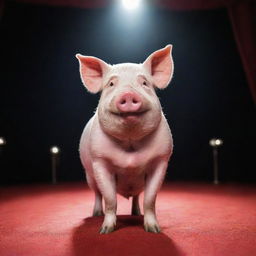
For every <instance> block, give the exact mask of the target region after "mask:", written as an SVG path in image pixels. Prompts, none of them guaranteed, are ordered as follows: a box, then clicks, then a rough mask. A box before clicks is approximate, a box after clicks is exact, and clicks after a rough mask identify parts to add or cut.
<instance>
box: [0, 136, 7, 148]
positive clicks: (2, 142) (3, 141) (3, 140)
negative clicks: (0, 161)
mask: <svg viewBox="0 0 256 256" xmlns="http://www.w3.org/2000/svg"><path fill="white" fill-rule="evenodd" d="M5 144H6V140H5V138H3V137H0V146H4V145H5Z"/></svg>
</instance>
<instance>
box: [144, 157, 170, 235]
mask: <svg viewBox="0 0 256 256" xmlns="http://www.w3.org/2000/svg"><path fill="white" fill-rule="evenodd" d="M167 165H168V162H167V161H166V160H161V161H160V162H159V163H158V164H157V165H156V168H155V169H154V170H152V171H151V172H150V173H149V174H148V175H147V177H146V186H145V193H144V228H145V230H146V231H148V232H154V233H158V232H160V227H159V225H158V223H157V219H156V213H155V202H156V196H157V192H158V190H159V189H160V187H161V185H162V182H163V179H164V176H165V173H166V169H167Z"/></svg>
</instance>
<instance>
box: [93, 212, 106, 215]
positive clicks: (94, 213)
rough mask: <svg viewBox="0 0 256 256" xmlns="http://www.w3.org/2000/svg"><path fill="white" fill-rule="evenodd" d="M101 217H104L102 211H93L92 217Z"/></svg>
mask: <svg viewBox="0 0 256 256" xmlns="http://www.w3.org/2000/svg"><path fill="white" fill-rule="evenodd" d="M103 215H104V213H103V211H94V212H93V214H92V216H103Z"/></svg>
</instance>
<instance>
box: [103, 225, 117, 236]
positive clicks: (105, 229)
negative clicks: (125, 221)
mask: <svg viewBox="0 0 256 256" xmlns="http://www.w3.org/2000/svg"><path fill="white" fill-rule="evenodd" d="M114 229H115V225H111V226H107V225H106V226H105V225H103V226H102V227H101V229H100V234H108V233H110V232H113V231H114Z"/></svg>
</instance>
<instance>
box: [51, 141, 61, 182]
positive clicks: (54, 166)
mask: <svg viewBox="0 0 256 256" xmlns="http://www.w3.org/2000/svg"><path fill="white" fill-rule="evenodd" d="M50 152H51V156H52V184H54V185H55V184H56V183H57V166H58V160H59V154H60V149H59V148H58V147H57V146H53V147H51V148H50Z"/></svg>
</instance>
